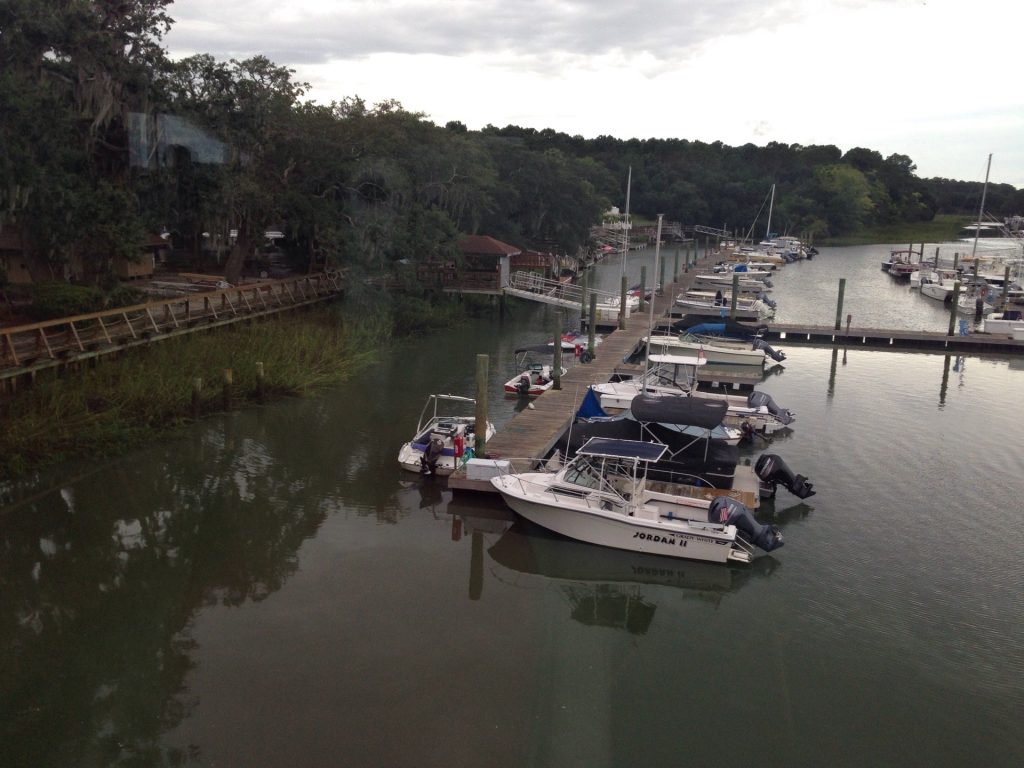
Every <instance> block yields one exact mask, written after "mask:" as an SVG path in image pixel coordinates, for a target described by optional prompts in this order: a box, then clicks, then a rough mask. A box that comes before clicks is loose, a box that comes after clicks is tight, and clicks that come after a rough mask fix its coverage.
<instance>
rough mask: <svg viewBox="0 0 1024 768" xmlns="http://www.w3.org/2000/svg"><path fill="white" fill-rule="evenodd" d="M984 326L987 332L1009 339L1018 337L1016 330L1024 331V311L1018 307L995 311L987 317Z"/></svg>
mask: <svg viewBox="0 0 1024 768" xmlns="http://www.w3.org/2000/svg"><path fill="white" fill-rule="evenodd" d="M982 327H983V328H984V330H985V333H991V334H993V335H995V336H1005V337H1006V338H1008V339H1017V338H1018V336H1017V335H1016V333H1015V332H1016V331H1021V332H1022V333H1024V313H1022V312H1021V311H1020V310H1018V309H1008V310H1006V311H1005V312H993V313H992V314H991V315H989V316H988V317H986V318H985V320H984V322H983V325H982Z"/></svg>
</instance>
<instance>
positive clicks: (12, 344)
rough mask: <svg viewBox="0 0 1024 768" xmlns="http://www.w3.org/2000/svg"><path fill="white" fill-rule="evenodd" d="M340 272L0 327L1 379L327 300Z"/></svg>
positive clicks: (334, 292) (335, 289)
mask: <svg viewBox="0 0 1024 768" xmlns="http://www.w3.org/2000/svg"><path fill="white" fill-rule="evenodd" d="M341 291H342V279H341V275H340V274H339V273H337V272H321V273H316V274H311V275H302V276H299V277H290V278H285V279H283V280H266V281H263V282H259V283H250V284H246V285H240V286H237V287H232V288H223V289H219V290H214V291H206V292H203V293H191V294H186V295H183V296H175V297H171V298H166V299H158V300H156V301H150V302H147V303H145V304H136V305H134V306H130V307H119V308H117V309H109V310H105V311H103V312H92V313H90V314H86V315H75V316H74V317H63V318H58V319H56V320H46V321H44V322H40V323H31V324H28V325H17V326H12V327H8V328H0V379H7V378H11V377H14V376H19V375H22V374H26V373H34V372H35V371H38V370H42V369H45V368H52V367H56V366H60V365H64V364H66V363H70V362H75V361H79V360H84V359H88V358H92V357H97V356H99V355H103V354H107V353H109V352H115V351H118V350H121V349H125V348H127V347H133V346H140V345H143V344H148V343H150V342H152V341H159V340H161V339H167V338H171V337H173V336H179V335H182V334H185V333H190V332H193V331H197V330H202V329H206V328H213V327H217V326H221V325H227V324H229V323H233V322H237V321H239V320H246V319H249V318H254V317H259V316H262V315H268V314H272V313H275V312H280V311H283V310H286V309H292V308H294V307H300V306H304V305H307V304H313V303H315V302H319V301H324V300H326V299H329V298H331V297H333V296H336V295H338V294H339V293H341Z"/></svg>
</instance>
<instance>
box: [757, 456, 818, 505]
mask: <svg viewBox="0 0 1024 768" xmlns="http://www.w3.org/2000/svg"><path fill="white" fill-rule="evenodd" d="M754 471H755V472H756V473H757V476H758V477H759V478H761V480H762V482H765V483H767V484H768V485H770V486H771V487H772V490H774V489H775V488H776V486H779V485H782V486H785V488H786V490H787V491H789V492H790V493H792V494H793V495H794V496H796V497H797V498H798V499H806V498H807V497H808V496H813V495H814V493H815V491H814V484H813V483H810V482H808V480H807V478H806V477H804V476H803V475H796V474H793V470H791V469H790V468H789V467H788V466H787V465H786V462H784V461H783V460H782V459H780V458H779V457H778V456H776V455H775V454H774V453H763V454H761V457H760V458H759V459H758V460H757V463H756V464H755V465H754Z"/></svg>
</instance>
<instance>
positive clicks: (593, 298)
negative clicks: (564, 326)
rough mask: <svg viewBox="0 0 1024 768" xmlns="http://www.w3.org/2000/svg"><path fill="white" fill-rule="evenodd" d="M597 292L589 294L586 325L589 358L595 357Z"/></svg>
mask: <svg viewBox="0 0 1024 768" xmlns="http://www.w3.org/2000/svg"><path fill="white" fill-rule="evenodd" d="M596 333H597V294H596V293H591V294H590V323H589V324H588V325H587V354H588V355H590V359H591V360H593V359H594V357H595V354H594V351H595V350H594V347H595V346H597V336H596Z"/></svg>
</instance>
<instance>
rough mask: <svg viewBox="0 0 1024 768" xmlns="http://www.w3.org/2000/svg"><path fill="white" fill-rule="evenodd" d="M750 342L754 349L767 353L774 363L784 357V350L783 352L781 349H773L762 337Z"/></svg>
mask: <svg viewBox="0 0 1024 768" xmlns="http://www.w3.org/2000/svg"><path fill="white" fill-rule="evenodd" d="M752 344H753V347H754V349H760V350H763V351H764V353H765V354H766V355H768V357H770V358H771V359H772V360H774V361H775V362H776V363H781V362H782V361H783V360H785V359H786V353H785V352H783V351H782V350H781V349H773V348H772V347H771V345H769V344H768V342H767V341H765V340H764V339H762V338H756V339H754V340H753V342H752Z"/></svg>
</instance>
